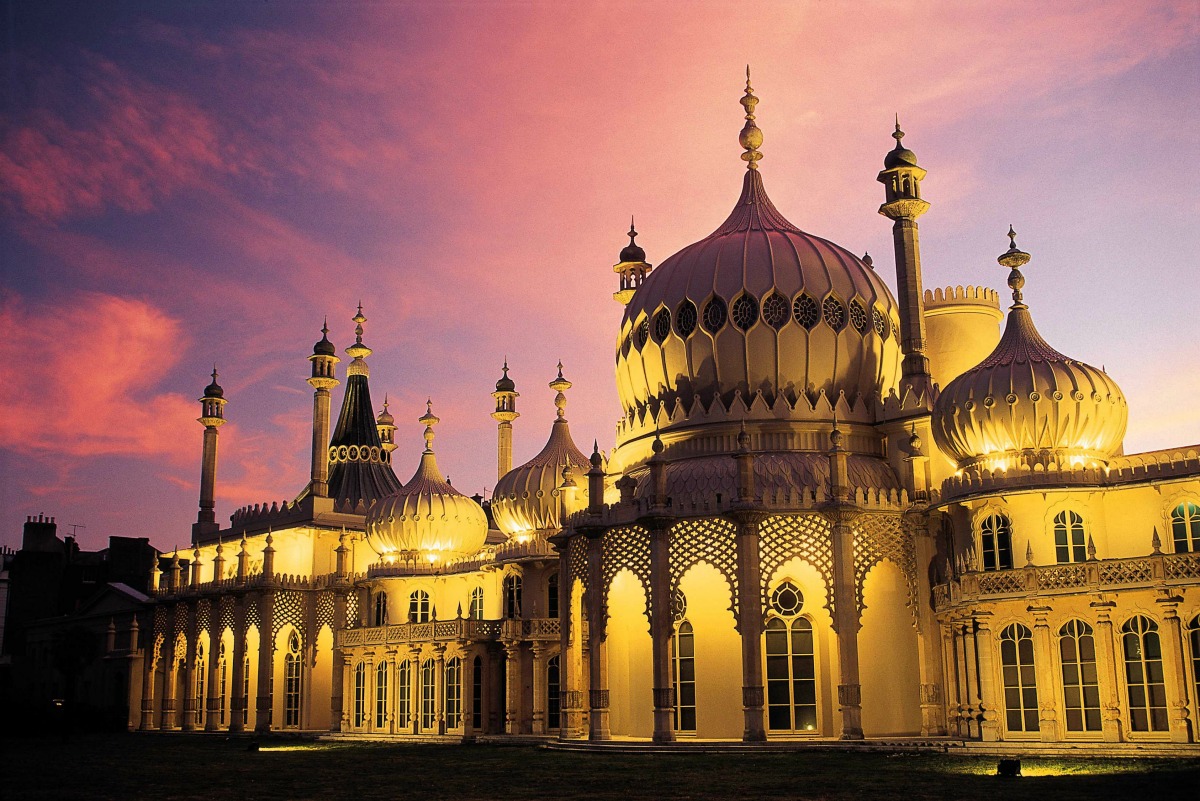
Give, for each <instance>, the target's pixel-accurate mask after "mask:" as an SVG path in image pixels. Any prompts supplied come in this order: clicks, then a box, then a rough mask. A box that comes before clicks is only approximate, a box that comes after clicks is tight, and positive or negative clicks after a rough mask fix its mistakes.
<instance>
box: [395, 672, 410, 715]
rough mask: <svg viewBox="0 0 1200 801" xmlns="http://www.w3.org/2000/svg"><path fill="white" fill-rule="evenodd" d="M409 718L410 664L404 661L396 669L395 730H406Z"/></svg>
mask: <svg viewBox="0 0 1200 801" xmlns="http://www.w3.org/2000/svg"><path fill="white" fill-rule="evenodd" d="M411 717H412V662H409V661H408V660H407V659H405V660H404V661H402V662H401V663H400V664H399V666H397V668H396V728H397V729H405V728H407V727H408V724H409V720H410V718H411Z"/></svg>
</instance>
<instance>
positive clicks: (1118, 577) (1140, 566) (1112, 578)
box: [1100, 559, 1154, 584]
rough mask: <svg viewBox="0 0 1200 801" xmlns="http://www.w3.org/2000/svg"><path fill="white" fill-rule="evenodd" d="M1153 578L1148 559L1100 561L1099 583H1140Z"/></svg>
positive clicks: (1152, 569)
mask: <svg viewBox="0 0 1200 801" xmlns="http://www.w3.org/2000/svg"><path fill="white" fill-rule="evenodd" d="M1152 578H1154V568H1153V567H1152V566H1151V564H1150V560H1149V559H1122V560H1121V561H1114V562H1101V563H1100V583H1101V584H1142V583H1145V582H1148V581H1150V580H1151V579H1152Z"/></svg>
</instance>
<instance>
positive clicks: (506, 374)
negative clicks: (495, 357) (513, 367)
mask: <svg viewBox="0 0 1200 801" xmlns="http://www.w3.org/2000/svg"><path fill="white" fill-rule="evenodd" d="M500 369H501V370H503V371H504V377H505V378H508V357H507V356H505V357H504V366H503V367H501V368H500Z"/></svg>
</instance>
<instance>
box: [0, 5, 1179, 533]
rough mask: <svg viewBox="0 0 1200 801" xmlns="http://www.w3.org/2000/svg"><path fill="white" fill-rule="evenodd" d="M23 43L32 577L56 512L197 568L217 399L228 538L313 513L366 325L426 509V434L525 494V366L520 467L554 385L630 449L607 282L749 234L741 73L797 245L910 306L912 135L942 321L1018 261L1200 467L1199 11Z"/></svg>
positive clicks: (0, 155) (10, 409)
mask: <svg viewBox="0 0 1200 801" xmlns="http://www.w3.org/2000/svg"><path fill="white" fill-rule="evenodd" d="M2 29H3V39H2V41H0V47H2V48H3V54H2V55H3V62H2V63H3V70H4V80H3V83H2V84H0V91H2V92H3V102H2V103H0V387H2V389H0V544H4V545H8V546H10V547H11V546H16V545H18V544H19V538H20V528H21V524H22V523H23V522H24V520H25V516H27V515H30V514H35V515H36V514H38V513H44V514H47V515H54V516H55V517H56V518H57V520H58V522H59V524H60V533H64V534H65V533H69V532H70V531H71V530H74V531H75V532H76V534H77V536H78V538H79V540H80V542H81V544H82V545H83V546H84V547H87V548H98V547H103V546H104V544H105V543H106V542H107V537H108V536H110V535H123V536H143V537H150V539H151V542H152V543H153V544H154V545H156V546H157V547H159V548H162V549H166V548H171V547H174V546H175V545H177V544H183V543H186V542H187V539H188V537H189V531H190V524H191V522H192V521H194V520H195V515H196V509H197V497H198V484H199V472H200V455H201V433H202V427H201V426H200V425H199V424H198V423H197V422H196V420H195V418H196V417H198V416H199V411H200V409H199V404H198V403H197V401H196V399H197V398H199V397H200V394H201V391H202V390H203V388H204V386H205V385H206V384H207V383H208V381H209V373H210V372H211V370H212V366H213V364H214V363H215V364H216V365H217V367H218V369H219V370H220V381H221V384H222V385H223V386H224V388H225V395H226V397H227V398H228V400H229V403H228V406H227V407H226V416H227V418H228V420H229V423H228V424H227V425H226V426H224V427H223V428H222V429H221V438H220V463H219V467H218V476H217V515H218V520H221V521H227V520H228V516H229V515H230V514H231V513H232V512H233V511H234V510H235V509H236V508H237V507H239V506H242V505H245V504H253V503H261V502H264V501H277V500H282V499H285V498H292V497H294V496H295V495H296V494H297V493H299V492H300V490H301V489H303V487H304V486H305V483H306V481H307V478H308V469H309V458H310V442H311V419H312V417H311V415H312V400H311V394H310V393H311V389H310V388H309V386H308V385H307V384H306V383H305V378H306V377H307V376H308V370H309V364H308V362H307V360H306V357H307V356H308V355H309V354H310V353H311V352H312V345H313V343H314V342H315V341H316V340H317V339H319V338H320V328H321V324H322V320H323V319H324V318H325V316H326V315H328V319H329V328H330V338H331V339H332V340H333V342H334V343H335V344H336V345H337V347H338V349H339V352H340V351H341V350H342V349H344V348H345V347H346V346H347V345H349V344H350V343H351V342H352V341H353V323H352V322H351V321H350V318H351V317H352V316H353V314H354V312H355V307H356V305H357V303H358V302H359V301H360V300H361V301H362V304H363V308H364V312H365V314H366V316H367V318H368V322H367V323H366V335H365V337H364V339H365V342H366V344H367V345H369V346H370V347H372V348H373V349H374V351H375V353H374V355H373V356H371V357H370V359H369V360H368V361H369V364H370V365H371V389H372V397H373V399H374V401H375V405H376V407H377V408H378V407H380V406H381V405H382V402H383V397H384V394H385V393H386V394H387V396H388V398H389V401H390V409H391V411H392V413H393V414H394V415H395V416H396V418H397V425H398V426H399V429H398V431H397V433H396V441H397V443H399V449H398V450H397V451H396V453H395V454H394V461H395V464H396V473H397V475H398V476H399V478H400V479H401V480H402V481H406V480H408V478H409V477H410V476H411V475H412V472H413V471H414V470H415V469H416V466H417V462H418V459H419V455H420V451H421V448H422V446H423V441H422V438H421V433H422V430H423V428H422V426H421V425H419V424H418V423H417V422H416V420H417V418H418V417H419V416H421V414H422V413H423V412H424V410H425V400H426V398H429V399H432V401H433V409H434V412H435V413H436V414H437V415H438V416H439V417H440V418H441V420H442V422H441V423H440V425H439V426H438V427H437V435H438V436H437V440H436V442H435V448H436V450H437V452H438V460H439V464H440V466H441V467H442V469H443V470H444V471H445V472H446V473H448V474H449V475H450V477H451V479H452V480H453V483H454V485H455V486H456V487H458V488H459V489H460V490H462V491H464V492H467V493H468V494H470V493H474V492H480V491H484V490H486V489H490V488H491V487H492V486H493V485H494V484H495V481H496V475H495V463H496V462H495V422H494V421H493V420H492V419H491V418H490V416H489V414H490V412H491V411H492V409H493V404H494V401H493V399H492V398H491V396H490V393H491V391H492V390H493V388H494V384H495V381H496V379H497V378H499V377H500V365H501V363H502V361H503V360H504V358H505V357H506V356H507V358H508V363H509V365H510V367H511V373H510V374H511V376H512V378H513V379H514V380H515V381H516V383H517V389H518V391H519V392H520V393H521V397H520V399H519V401H518V409H519V411H520V412H521V415H522V416H521V418H520V419H519V420H518V421H517V422H516V424H515V443H514V458H515V463H516V464H520V463H522V462H523V461H525V460H527V459H528V458H530V457H532V456H533V455H534V454H535V453H536V452H537V451H538V450H540V448H541V446H542V445H543V443H544V442H545V439H546V437H547V436H548V434H549V430H550V424H551V421H552V420H553V418H554V406H553V398H554V393H553V392H552V391H550V390H549V389H548V388H547V386H546V385H547V383H548V382H549V381H551V380H552V379H553V378H554V375H555V364H556V363H557V362H558V361H559V360H560V359H561V360H562V362H563V365H564V374H565V375H566V377H567V378H568V379H570V380H571V381H573V382H574V387H573V388H572V389H571V390H570V391H569V392H568V398H569V406H568V408H567V416H568V418H569V419H570V421H571V428H572V432H573V434H574V436H575V440H576V442H577V443H578V444H579V445H580V447H581V448H583V449H584V450H590V446H591V444H592V441H593V440H594V439H595V440H599V443H600V447H601V448H602V449H608V448H611V447H612V445H613V436H614V425H615V422H616V420H617V417H618V415H619V406H618V403H617V397H616V389H615V384H614V377H613V353H614V351H613V348H614V344H615V339H616V332H617V326H618V324H619V321H620V313H621V307H620V306H619V305H618V304H617V303H615V302H614V301H613V300H612V292H613V291H615V290H616V288H617V286H616V276H615V275H614V273H613V271H612V265H613V264H614V263H615V262H616V261H617V254H618V253H619V251H620V249H621V248H622V247H623V246H624V245H625V244H626V243H627V241H628V240H627V239H626V237H625V236H624V232H625V231H626V230H627V228H628V223H629V219H630V216H631V215H634V216H636V220H637V228H638V230H639V231H640V232H641V235H640V236H639V238H638V242H639V244H641V245H642V246H643V247H644V248H645V249H646V251H647V254H648V256H647V258H648V260H649V261H650V262H652V263H660V262H661V261H663V260H664V259H665V258H666V257H668V256H669V255H670V254H672V253H674V252H675V251H677V250H679V249H680V248H681V247H683V246H685V245H687V244H689V243H691V242H694V241H696V240H698V239H700V238H702V237H704V236H706V235H707V234H709V233H710V232H711V231H712V230H713V229H715V228H716V227H717V226H718V225H719V224H720V223H721V222H722V220H724V219H725V217H726V215H727V214H728V212H729V210H730V208H731V207H732V205H733V203H734V201H735V200H736V199H737V196H738V193H739V191H740V188H741V177H742V173H743V171H744V167H745V165H744V163H743V162H742V161H740V160H739V158H738V156H739V154H740V153H741V148H740V147H739V145H738V141H737V136H738V132H739V131H740V129H741V126H742V113H743V112H742V109H741V106H740V105H739V104H738V99H739V98H740V97H741V95H742V89H743V85H744V75H743V73H744V70H745V65H746V64H747V63H749V64H750V65H751V69H752V74H753V82H754V88H755V92H756V94H757V95H758V97H759V98H760V99H761V102H760V104H759V106H758V109H757V114H758V124H759V126H760V127H761V128H762V130H763V132H764V140H765V141H764V144H763V146H762V152H763V154H764V158H763V160H762V162H760V164H761V169H762V174H763V177H764V180H765V182H766V186H767V189H768V191H769V193H770V195H771V197H772V199H773V200H774V202H775V204H776V206H778V207H779V209H780V210H781V211H782V212H783V213H784V214H785V215H786V216H787V217H788V218H789V219H790V220H791V221H792V222H794V223H795V224H797V225H799V226H800V227H801V228H803V229H805V230H806V231H809V232H812V233H815V234H817V235H820V236H824V237H826V238H829V239H832V240H833V241H835V242H838V243H839V244H842V245H844V246H845V247H847V248H849V249H850V250H852V251H855V252H859V253H861V252H864V251H869V252H870V253H871V254H872V255H873V256H874V259H875V266H876V269H877V270H879V271H880V272H881V273H882V274H883V275H884V276H885V277H886V278H887V280H888V283H889V285H891V286H892V287H894V286H895V273H894V262H893V257H892V246H891V230H890V223H889V221H888V220H886V219H884V218H883V217H880V216H879V215H878V214H877V213H876V209H877V208H878V206H879V204H880V203H881V202H882V201H883V187H882V186H881V185H879V184H878V183H876V181H875V176H876V174H877V172H878V171H879V169H881V167H882V159H883V156H884V154H885V153H886V152H887V151H888V150H889V149H890V148H891V146H892V145H893V144H894V143H893V140H892V139H891V138H890V134H891V131H892V126H893V122H892V120H893V115H894V114H896V113H899V115H900V120H901V124H902V127H903V128H904V130H905V131H906V132H907V136H906V138H905V140H904V142H905V145H906V146H908V147H910V148H911V149H913V150H914V151H915V152H916V153H917V156H918V158H919V160H920V163H921V165H922V166H923V167H924V168H925V169H927V170H928V171H929V173H928V176H927V178H926V179H925V181H924V184H923V187H922V194H923V196H924V197H925V198H926V199H927V200H928V201H930V203H931V204H932V207H931V209H930V210H929V212H928V213H927V214H926V215H925V216H924V217H922V218H921V220H920V226H921V252H922V261H923V271H924V278H925V285H926V287H930V288H932V287H935V286H947V285H957V284H964V285H977V284H983V285H987V286H992V287H997V288H1001V289H1002V288H1003V287H1004V280H1005V277H1006V272H1005V271H1004V270H1003V269H1001V268H1000V267H998V266H997V265H996V262H995V259H996V256H997V255H998V254H1000V253H1001V252H1003V251H1004V250H1005V249H1006V248H1007V246H1008V240H1007V239H1006V238H1005V236H1004V234H1005V232H1006V231H1007V228H1008V226H1009V224H1012V225H1013V226H1014V227H1015V228H1016V230H1017V232H1018V243H1019V244H1020V246H1021V247H1022V249H1024V250H1026V251H1028V252H1029V253H1031V254H1032V256H1033V260H1032V262H1031V263H1030V264H1029V266H1028V268H1026V270H1025V274H1026V277H1027V282H1028V283H1027V285H1026V288H1025V299H1026V301H1027V302H1028V303H1029V305H1030V307H1031V309H1032V312H1033V315H1034V319H1035V321H1036V322H1037V324H1038V326H1039V328H1040V330H1041V332H1042V334H1043V335H1044V336H1045V338H1046V339H1047V340H1048V341H1049V342H1050V343H1051V344H1052V345H1053V346H1054V347H1055V348H1057V349H1058V350H1060V351H1062V352H1064V353H1066V354H1068V355H1070V356H1072V357H1075V358H1078V359H1081V360H1083V361H1087V362H1089V363H1092V364H1096V365H1102V366H1104V367H1105V369H1107V371H1108V372H1109V374H1110V375H1111V376H1113V377H1114V378H1115V380H1116V381H1117V382H1118V384H1119V385H1120V386H1121V387H1122V389H1123V390H1124V392H1125V394H1126V396H1127V399H1128V402H1129V412H1130V422H1129V431H1128V434H1127V436H1126V445H1125V447H1126V451H1127V452H1137V451H1145V450H1153V449H1160V448H1168V447H1175V446H1183V445H1194V444H1196V443H1200V411H1197V404H1196V398H1197V396H1198V395H1200V370H1197V369H1196V367H1195V365H1196V360H1197V357H1198V356H1200V335H1198V334H1197V327H1196V318H1197V312H1198V302H1197V292H1198V290H1200V279H1198V278H1197V267H1198V266H1200V265H1198V263H1197V262H1198V261H1200V259H1198V257H1200V225H1198V222H1200V219H1198V217H1200V163H1198V162H1200V160H1198V158H1197V154H1200V102H1198V101H1200V4H1198V3H1196V2H1195V1H1194V0H1182V1H1181V2H1158V1H1156V0H1144V1H1143V2H1138V3H1130V2H1128V1H1127V0H1117V1H1116V2H1110V1H1109V0H1086V1H1083V0H1080V1H1078V2H1076V1H1074V0H1066V1H1065V2H1056V3H1053V4H1046V3H1044V2H994V1H991V2H973V1H972V0H968V1H967V2H901V1H900V0H895V1H894V2H882V1H881V2H873V1H872V2H854V3H851V2H841V1H839V0H823V1H821V2H817V1H815V0H808V1H806V0H799V1H798V2H769V1H766V2H759V3H754V4H749V5H748V4H746V3H723V2H687V3H684V2H677V3H656V4H651V3H641V2H638V3H632V2H629V3H626V2H574V3H570V4H562V3H556V2H534V1H532V0H530V1H528V2H482V3H465V2H448V3H447V2H436V3H435V2H429V3H423V2H412V3H400V2H382V1H380V0H377V1H376V2H339V3H325V2H279V1H278V0H276V1H275V2H259V3H243V2H238V3H220V2H205V3H200V2H173V3H160V2H137V1H136V0H125V1H124V2H116V1H115V0H114V1H113V2H94V3H93V2H45V1H38V2H34V0H27V1H24V2H15V1H14V0H7V2H4V3H3V22H2ZM347 362H348V358H345V357H344V354H343V363H342V365H340V368H343V370H344V367H345V364H346V363H347ZM341 375H343V377H344V372H343V373H341ZM343 388H344V386H343V387H339V388H338V389H336V390H334V404H335V411H334V413H335V414H336V409H337V404H340V400H341V390H342V389H343ZM72 525H74V526H77V528H74V529H72V528H70V526H72Z"/></svg>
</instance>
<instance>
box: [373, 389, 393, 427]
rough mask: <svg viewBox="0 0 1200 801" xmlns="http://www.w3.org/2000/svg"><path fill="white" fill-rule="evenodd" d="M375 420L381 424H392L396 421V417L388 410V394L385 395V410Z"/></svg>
mask: <svg viewBox="0 0 1200 801" xmlns="http://www.w3.org/2000/svg"><path fill="white" fill-rule="evenodd" d="M375 422H376V423H378V424H379V425H381V426H390V425H392V424H394V423H395V422H396V418H395V417H393V416H392V413H391V412H389V411H388V399H387V396H386V395H384V396H383V411H381V412H380V413H379V416H378V417H376V418H375Z"/></svg>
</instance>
